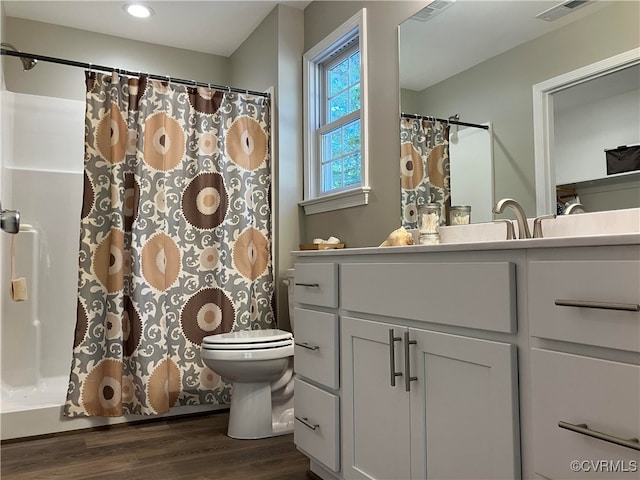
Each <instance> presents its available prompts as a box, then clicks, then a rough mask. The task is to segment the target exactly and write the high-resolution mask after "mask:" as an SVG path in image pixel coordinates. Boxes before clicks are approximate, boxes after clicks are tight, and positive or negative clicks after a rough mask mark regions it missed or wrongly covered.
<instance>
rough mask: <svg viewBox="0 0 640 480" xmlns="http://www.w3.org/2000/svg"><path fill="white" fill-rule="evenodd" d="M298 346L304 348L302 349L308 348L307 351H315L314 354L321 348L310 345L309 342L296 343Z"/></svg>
mask: <svg viewBox="0 0 640 480" xmlns="http://www.w3.org/2000/svg"><path fill="white" fill-rule="evenodd" d="M294 343H295V344H296V345H297V346H299V347H302V348H306V349H307V350H313V351H314V352H315V351H316V350H320V347H319V346H317V345H309V344H308V343H307V342H300V343H298V342H294Z"/></svg>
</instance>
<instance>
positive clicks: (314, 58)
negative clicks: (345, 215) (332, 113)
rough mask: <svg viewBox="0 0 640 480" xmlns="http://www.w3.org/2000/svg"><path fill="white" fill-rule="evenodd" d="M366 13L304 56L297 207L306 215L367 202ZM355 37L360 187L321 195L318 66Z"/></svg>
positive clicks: (349, 22) (347, 22)
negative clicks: (301, 169) (301, 180)
mask: <svg viewBox="0 0 640 480" xmlns="http://www.w3.org/2000/svg"><path fill="white" fill-rule="evenodd" d="M366 12H367V11H366V9H365V8H363V9H361V10H360V11H359V12H358V13H356V14H355V15H354V16H352V17H351V18H350V19H349V20H347V21H346V22H344V23H343V24H342V25H340V26H339V27H338V28H337V29H336V30H334V31H333V32H332V33H331V34H329V35H328V36H327V37H325V38H324V39H323V40H322V41H321V42H320V43H318V44H317V45H316V46H314V47H313V48H311V49H310V50H309V51H307V52H306V53H305V54H304V56H303V72H302V75H303V80H302V82H303V90H304V91H303V95H304V100H303V105H304V109H305V112H304V200H303V201H302V202H300V203H299V205H300V206H302V207H304V209H305V214H306V215H310V214H313V213H320V212H327V211H331V210H336V209H340V208H348V207H355V206H358V205H366V204H367V203H368V202H369V192H370V190H371V188H370V187H369V155H368V143H369V142H368V130H369V128H368V127H369V125H368V121H367V110H368V108H367V107H368V88H367V78H368V75H367V58H368V57H367V34H366V24H367V21H366V18H367V17H366ZM356 37H358V43H359V50H360V128H361V130H360V141H361V158H362V167H361V184H360V185H357V186H354V187H353V188H350V189H348V190H344V191H340V192H337V193H330V194H327V195H321V194H320V185H319V183H320V182H319V180H320V179H319V178H318V177H319V171H318V168H317V162H318V157H319V145H318V138H317V136H316V134H315V131H316V129H317V128H318V126H319V125H320V111H319V109H318V103H317V99H318V98H320V93H321V91H320V88H321V78H320V66H321V64H322V63H323V62H325V61H326V60H327V59H328V58H329V57H330V56H331V55H332V54H333V53H334V52H335V51H336V49H338V48H339V47H341V46H343V45H344V44H345V43H348V42H349V41H351V40H353V39H355V38H356Z"/></svg>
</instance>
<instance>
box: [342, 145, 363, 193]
mask: <svg viewBox="0 0 640 480" xmlns="http://www.w3.org/2000/svg"><path fill="white" fill-rule="evenodd" d="M361 169H362V162H361V157H360V152H358V153H356V154H355V155H349V156H348V157H347V158H345V159H344V185H343V186H345V187H347V186H349V185H356V184H359V183H360V181H361V178H360V177H361V175H360V172H361Z"/></svg>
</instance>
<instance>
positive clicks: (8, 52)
mask: <svg viewBox="0 0 640 480" xmlns="http://www.w3.org/2000/svg"><path fill="white" fill-rule="evenodd" d="M0 55H9V56H10V57H22V58H29V59H32V60H38V61H42V62H49V63H58V64H60V65H68V66H71V67H79V68H84V69H87V70H99V71H102V72H117V73H118V74H120V75H128V76H138V75H141V74H142V72H139V71H138V72H135V71H132V70H124V69H122V68H113V67H105V66H104V65H95V64H93V63H83V62H76V61H74V60H65V59H63V58H56V57H47V56H45V55H37V54H35V53H26V52H14V51H12V50H7V49H5V48H2V49H0ZM144 75H146V76H147V77H148V78H150V79H152V80H165V81H170V82H173V83H179V84H182V85H190V86H192V87H208V88H214V89H216V90H226V91H228V92H236V93H247V94H251V95H256V96H259V97H266V98H269V97H270V96H271V94H269V93H266V92H256V91H253V90H246V89H242V88H233V87H227V86H223V85H214V84H212V83H204V82H196V81H195V80H184V79H181V78H174V77H170V76H168V75H154V74H150V73H144Z"/></svg>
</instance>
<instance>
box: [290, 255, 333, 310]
mask: <svg viewBox="0 0 640 480" xmlns="http://www.w3.org/2000/svg"><path fill="white" fill-rule="evenodd" d="M294 284H295V287H294V291H293V295H294V300H295V301H296V302H298V303H306V304H308V305H318V306H320V307H330V308H336V307H337V306H338V264H337V263H296V264H295V279H294Z"/></svg>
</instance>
